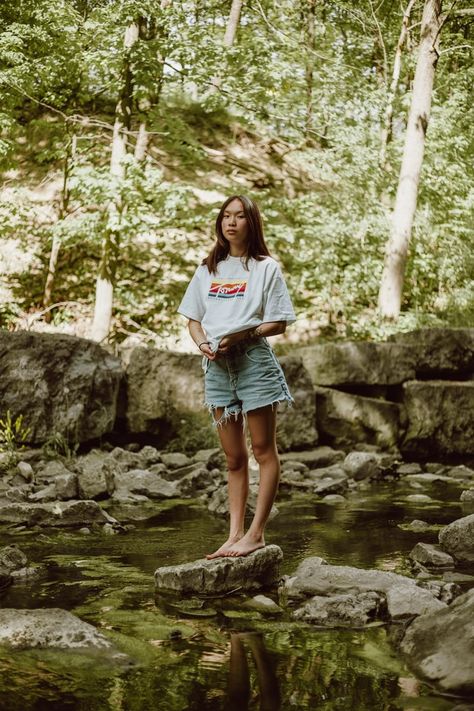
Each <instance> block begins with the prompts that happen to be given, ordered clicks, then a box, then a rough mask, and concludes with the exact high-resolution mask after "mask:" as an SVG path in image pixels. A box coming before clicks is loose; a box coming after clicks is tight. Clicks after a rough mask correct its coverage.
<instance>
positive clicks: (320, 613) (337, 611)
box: [293, 592, 383, 627]
mask: <svg viewBox="0 0 474 711" xmlns="http://www.w3.org/2000/svg"><path fill="white" fill-rule="evenodd" d="M382 600H383V598H382V597H381V596H380V595H378V594H377V593H374V592H363V593H357V594H353V595H349V594H347V595H334V596H332V597H324V596H321V595H314V597H312V598H311V599H310V600H308V602H306V603H305V604H304V605H302V606H301V607H299V608H298V609H297V610H295V612H294V613H293V617H294V618H295V619H296V620H304V621H306V622H312V623H313V624H316V625H321V626H323V627H364V626H365V625H367V624H368V623H369V622H371V621H372V620H374V619H376V617H377V614H378V611H379V608H380V605H381V602H382Z"/></svg>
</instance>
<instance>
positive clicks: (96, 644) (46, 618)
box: [0, 607, 112, 649]
mask: <svg viewBox="0 0 474 711" xmlns="http://www.w3.org/2000/svg"><path fill="white" fill-rule="evenodd" d="M0 643H1V644H5V645H6V646H8V647H11V648H12V649H31V648H35V647H36V648H42V649H45V648H51V647H59V648H61V649H83V648H93V649H110V648H111V647H112V645H111V643H110V642H109V640H108V639H107V638H106V637H104V636H103V635H102V634H101V633H100V632H98V631H97V630H96V629H95V627H93V626H92V625H89V624H88V623H87V622H83V621H82V620H80V619H79V618H78V617H76V616H75V615H73V614H72V613H70V612H67V611H66V610H61V609H59V608H55V607H51V608H45V609H41V610H14V609H11V608H6V609H0Z"/></svg>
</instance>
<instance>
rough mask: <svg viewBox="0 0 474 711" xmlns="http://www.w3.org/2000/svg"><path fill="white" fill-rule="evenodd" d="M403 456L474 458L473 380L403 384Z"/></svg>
mask: <svg viewBox="0 0 474 711" xmlns="http://www.w3.org/2000/svg"><path fill="white" fill-rule="evenodd" d="M403 390H404V404H405V409H406V413H407V419H408V428H407V432H406V435H405V438H404V440H403V441H402V442H401V443H400V449H401V451H402V453H403V454H406V455H412V454H415V455H417V456H433V454H453V453H457V454H474V380H471V381H451V382H450V381H442V380H425V381H417V380H412V381H410V382H407V383H404V385H403Z"/></svg>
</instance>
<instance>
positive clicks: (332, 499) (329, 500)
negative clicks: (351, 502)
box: [322, 494, 347, 504]
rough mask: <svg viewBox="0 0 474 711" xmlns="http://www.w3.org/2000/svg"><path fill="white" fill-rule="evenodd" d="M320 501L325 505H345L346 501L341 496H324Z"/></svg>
mask: <svg viewBox="0 0 474 711" xmlns="http://www.w3.org/2000/svg"><path fill="white" fill-rule="evenodd" d="M322 501H323V502H324V503H325V504H346V503H347V499H346V498H345V497H344V496H342V494H326V496H323V498H322Z"/></svg>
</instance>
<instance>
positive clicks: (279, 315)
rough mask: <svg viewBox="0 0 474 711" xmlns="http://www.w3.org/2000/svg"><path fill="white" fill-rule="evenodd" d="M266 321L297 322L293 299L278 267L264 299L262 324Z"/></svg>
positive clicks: (273, 273)
mask: <svg viewBox="0 0 474 711" xmlns="http://www.w3.org/2000/svg"><path fill="white" fill-rule="evenodd" d="M266 321H286V322H287V324H289V323H294V322H295V321H296V316H295V312H294V310H293V305H292V303H291V298H290V295H289V293H288V289H287V287H286V284H285V280H284V278H283V274H282V273H281V269H280V267H279V266H276V268H275V269H274V271H273V272H272V276H271V279H270V283H269V285H268V287H267V288H266V289H265V293H264V297H263V319H262V322H263V323H265V322H266Z"/></svg>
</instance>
